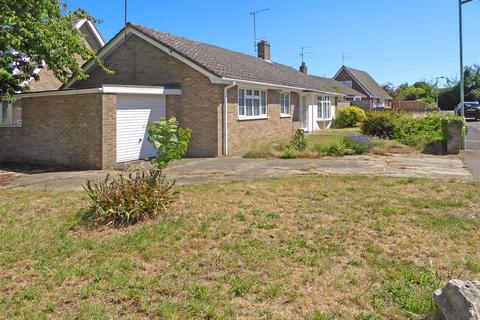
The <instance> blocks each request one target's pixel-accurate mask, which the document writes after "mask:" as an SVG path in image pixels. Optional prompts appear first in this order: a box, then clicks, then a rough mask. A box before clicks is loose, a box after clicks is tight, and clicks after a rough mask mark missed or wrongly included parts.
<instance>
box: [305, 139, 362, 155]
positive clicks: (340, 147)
mask: <svg viewBox="0 0 480 320" xmlns="http://www.w3.org/2000/svg"><path fill="white" fill-rule="evenodd" d="M313 149H314V150H315V151H316V152H318V153H320V154H323V155H327V156H339V157H342V156H348V155H353V154H355V150H353V149H350V148H349V147H347V146H346V145H345V143H344V142H343V141H335V142H331V143H328V144H325V145H321V144H317V145H315V146H314V147H313Z"/></svg>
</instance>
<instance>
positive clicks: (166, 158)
mask: <svg viewBox="0 0 480 320" xmlns="http://www.w3.org/2000/svg"><path fill="white" fill-rule="evenodd" d="M191 133H192V131H191V130H190V129H183V128H181V127H180V126H179V125H178V122H177V119H176V118H175V117H171V118H170V119H168V120H167V119H160V120H158V121H155V122H150V123H149V124H148V141H149V142H151V143H153V145H154V146H155V149H156V151H157V154H156V157H155V158H154V159H153V160H152V164H154V165H155V166H157V167H158V168H160V169H163V168H166V167H167V165H168V164H169V163H170V162H172V161H174V160H180V159H181V158H182V156H183V155H185V153H187V150H188V144H189V143H190V137H191Z"/></svg>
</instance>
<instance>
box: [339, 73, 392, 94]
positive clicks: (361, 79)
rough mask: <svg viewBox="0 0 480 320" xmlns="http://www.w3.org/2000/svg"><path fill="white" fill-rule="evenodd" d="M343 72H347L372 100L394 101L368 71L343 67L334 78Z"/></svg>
mask: <svg viewBox="0 0 480 320" xmlns="http://www.w3.org/2000/svg"><path fill="white" fill-rule="evenodd" d="M342 70H345V71H347V72H348V73H349V74H350V75H351V76H352V77H353V78H354V79H355V80H356V81H357V82H358V83H359V84H360V86H362V87H363V88H364V89H365V91H367V93H369V94H370V97H371V98H379V99H387V100H391V99H393V98H392V97H391V96H390V95H389V94H388V93H387V92H386V91H385V90H384V89H383V88H382V87H381V86H380V85H379V84H378V83H377V82H376V81H375V79H373V78H372V77H371V76H370V75H369V74H368V73H367V72H366V71H362V70H358V69H354V68H350V67H347V66H342V68H341V69H340V70H339V71H338V72H337V74H336V75H335V77H334V78H337V76H338V75H339V74H340V72H342Z"/></svg>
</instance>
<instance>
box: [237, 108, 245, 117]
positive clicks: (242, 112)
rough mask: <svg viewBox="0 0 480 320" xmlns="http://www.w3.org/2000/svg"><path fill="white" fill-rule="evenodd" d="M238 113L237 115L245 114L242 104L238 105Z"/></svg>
mask: <svg viewBox="0 0 480 320" xmlns="http://www.w3.org/2000/svg"><path fill="white" fill-rule="evenodd" d="M238 115H239V116H244V115H245V107H244V106H239V107H238Z"/></svg>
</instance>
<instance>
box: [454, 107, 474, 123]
mask: <svg viewBox="0 0 480 320" xmlns="http://www.w3.org/2000/svg"><path fill="white" fill-rule="evenodd" d="M463 108H464V110H465V118H473V119H475V120H477V121H478V120H480V103H478V102H465V103H464V104H463ZM455 114H456V115H457V116H461V115H462V109H461V107H460V105H458V106H457V107H456V108H455Z"/></svg>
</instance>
